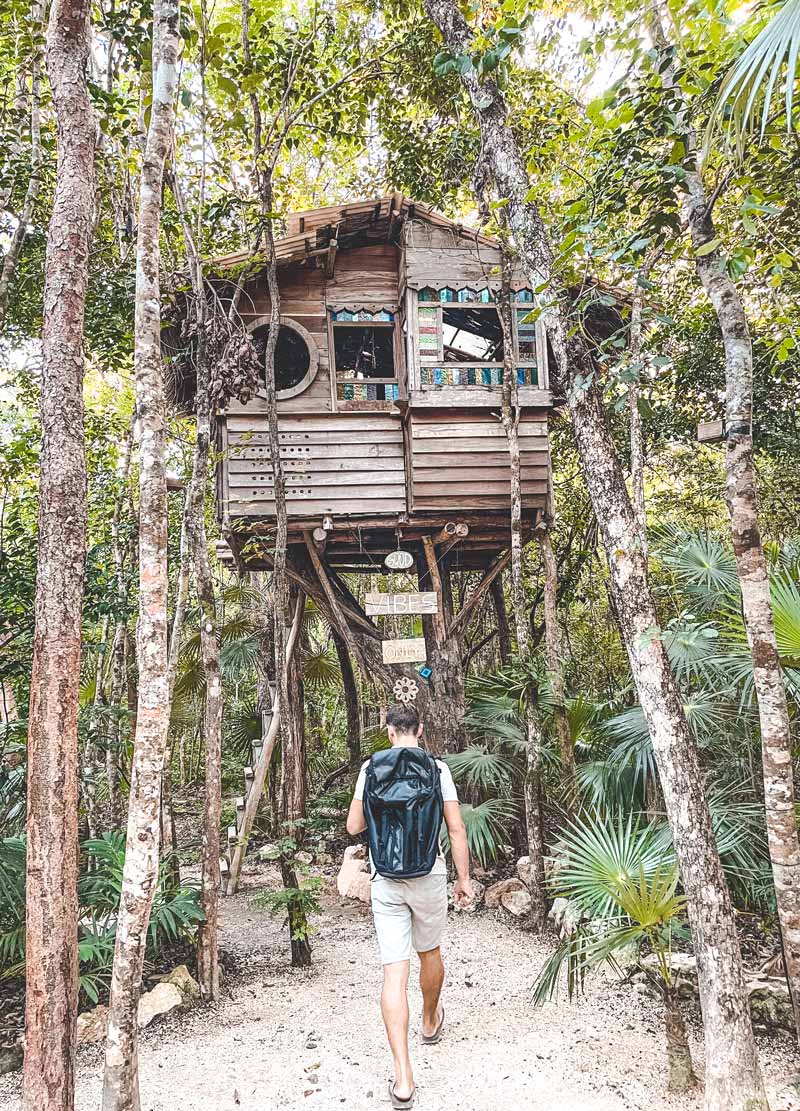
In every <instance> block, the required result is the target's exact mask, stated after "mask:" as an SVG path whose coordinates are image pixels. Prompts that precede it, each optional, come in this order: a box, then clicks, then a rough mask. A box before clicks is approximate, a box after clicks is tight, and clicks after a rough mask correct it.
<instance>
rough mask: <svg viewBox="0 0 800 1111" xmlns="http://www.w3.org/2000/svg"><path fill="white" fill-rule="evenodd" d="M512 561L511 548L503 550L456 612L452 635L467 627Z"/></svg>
mask: <svg viewBox="0 0 800 1111" xmlns="http://www.w3.org/2000/svg"><path fill="white" fill-rule="evenodd" d="M510 562H511V549H510V548H509V549H508V550H507V551H505V552H501V553H500V555H499V556H498V557H497V558H496V559H495V561H494V563H492V565H491V566H490V567H489V569H488V570H487V571H486V573H485V574H484V576H483V578H482V579H481V581H480V582H479V583H478V585H477V586H476V587H475V589H474V590H473V592H472V594H471V595H470V596H469V598H468V599H467V600H466V602H465V603H464V605H463V606H462V607H461V609H460V610H459V611H458V613H457V614H456V616H455V618H454V619H453V624H452V625H451V626H450V635H451V636H457V635H458V633H460V632H462V631H463V630H464V629H466V627H467V625H468V624H469V622H470V620H471V619H472V617H473V616H474V614H475V612H476V611H477V609H478V606H479V605H480V603H481V602H482V601H483V599H484V597H485V596H486V594H487V592H488V590H489V587H490V586H491V585H492V583H493V582H494V580H495V579H496V578H497V576H498V575H499V574H500V572H501V571H502V570H503V569H504V568H505V567H507V566H508V564H509V563H510Z"/></svg>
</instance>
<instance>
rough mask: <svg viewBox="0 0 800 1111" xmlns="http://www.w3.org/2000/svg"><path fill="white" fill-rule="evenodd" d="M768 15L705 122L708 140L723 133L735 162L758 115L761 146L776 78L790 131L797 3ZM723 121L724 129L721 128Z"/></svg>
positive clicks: (792, 0) (798, 41) (791, 0)
mask: <svg viewBox="0 0 800 1111" xmlns="http://www.w3.org/2000/svg"><path fill="white" fill-rule="evenodd" d="M773 13H774V14H773V15H772V16H771V17H770V19H769V22H768V23H767V24H766V26H765V27H764V28H763V29H762V30H761V31H759V33H758V34H757V35H756V37H755V38H754V39H753V41H752V42H751V43H750V44H749V46H747V47H746V49H745V50H744V52H743V53H742V55H741V57H740V58H739V59H738V61H737V62H736V63H735V64H734V66H733V68H732V69H731V71H730V73H729V74H728V76H727V77H726V78H725V81H724V82H723V85H722V88H721V89H720V93H719V98H718V100H717V103H716V105H715V107H714V111H713V113H712V116H711V120H710V122H709V130H708V134H709V137H710V136H711V134H712V133H713V131H714V130H716V129H717V128H720V129H723V128H724V131H725V134H726V136H727V139H728V142H729V144H730V145H731V146H732V147H733V148H734V150H735V151H736V152H737V153H738V154H739V156H741V155H742V153H743V150H744V146H745V143H746V141H747V139H748V138H749V137H750V136H752V135H753V133H754V132H755V129H756V126H757V123H758V116H759V114H760V127H759V140H760V141H761V140H763V138H764V135H765V133H766V130H767V125H768V123H769V120H770V112H771V109H772V98H773V94H774V92H775V86H776V84H777V83H778V81H779V79H780V77H781V75H783V81H784V105H783V110H784V112H785V114H786V128H787V130H790V129H791V127H792V109H793V105H794V86H795V82H796V80H797V75H798V70H797V60H798V53H800V0H786V2H785V3H784V4H782V5H781V6H778V5H773ZM759 108H760V113H759ZM726 115H727V123H724V122H723V121H724V120H725V117H726Z"/></svg>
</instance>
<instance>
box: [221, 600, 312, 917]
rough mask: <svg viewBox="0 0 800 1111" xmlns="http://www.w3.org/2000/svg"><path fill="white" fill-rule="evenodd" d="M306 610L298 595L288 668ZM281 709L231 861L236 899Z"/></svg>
mask: <svg viewBox="0 0 800 1111" xmlns="http://www.w3.org/2000/svg"><path fill="white" fill-rule="evenodd" d="M304 609H305V595H304V593H303V592H302V591H300V592H299V593H298V596H297V603H296V605H295V611H294V618H293V620H292V627H291V631H290V632H289V637H288V639H287V641H286V653H285V656H286V665H287V666H288V664H289V661H290V660H291V658H292V653H293V652H294V650H295V645H296V644H297V640H298V637H299V635H300V626H301V625H302V623H303V612H304ZM280 721H281V715H280V709H279V706H277V705H273V712H272V718H271V720H270V723H269V730H268V731H267V735H266V737H265V738H264V743H263V747H262V749H261V756H260V757H259V759H258V763H257V764H256V766H255V768H253V786H252V788H251V789H250V794H249V795H248V796H247V801H246V803H245V808H244V816H243V818H242V828H241V829H240V830H239V835H238V838H237V841H236V848H235V850H234V853H233V860H232V861H231V867H230V872H229V873H228V883H227V887H226V889H225V893H226V895H235V894H236V892H237V890H238V889H239V877H240V875H241V871H242V864H243V863H244V858H245V854H246V853H247V842H248V841H249V839H250V834H251V833H252V830H253V823H254V822H255V818H256V813H257V812H258V805H259V803H260V802H261V796H262V795H263V793H264V784H265V782H266V779H267V772H268V770H269V764H270V760H271V759H272V753H273V751H274V749H275V742H276V741H277V739H278V730H279V728H280Z"/></svg>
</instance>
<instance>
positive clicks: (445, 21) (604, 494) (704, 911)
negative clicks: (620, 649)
mask: <svg viewBox="0 0 800 1111" xmlns="http://www.w3.org/2000/svg"><path fill="white" fill-rule="evenodd" d="M426 8H427V10H428V12H429V13H430V15H431V18H432V19H433V20H434V21H435V22H436V23H437V25H438V27H439V29H440V31H441V32H442V35H443V37H444V41H445V45H446V47H447V48H448V50H449V51H450V53H451V54H452V55H454V56H462V55H468V54H469V51H470V48H471V44H472V34H471V32H470V29H469V27H468V25H467V23H466V20H465V19H464V17H463V16H462V15H461V12H460V11H459V9H458V7H457V6H456V4H455V2H454V0H426ZM460 79H461V81H462V83H463V85H464V88H465V89H466V92H467V94H468V96H469V98H470V101H471V103H472V105H473V109H474V111H475V113H476V116H477V118H478V121H479V123H480V128H481V140H482V146H481V159H482V163H483V166H484V167H485V168H486V169H487V170H488V171H490V173H491V175H492V177H493V178H494V182H495V185H496V187H497V192H498V193H499V196H500V198H501V199H502V200H503V201H506V202H507V203H506V205H505V208H504V209H503V212H504V215H505V216H506V218H507V220H508V223H509V226H510V228H511V231H512V233H513V235H514V240H515V245H516V248H517V251H518V252H519V255H520V258H521V260H522V263H523V266H524V268H525V270H526V271H527V275H528V280H529V281H530V283H531V285H532V286H533V287H534V288H542V289H544V288H545V287H549V292H548V301H549V304H548V306H547V308H546V309H545V322H546V324H547V329H548V335H549V338H550V342H551V346H552V349H553V352H554V354H555V360H556V368H557V371H558V376H559V379H560V384H561V387H562V389H563V390H564V392H565V394H566V396H567V400H568V406H569V411H570V417H571V419H572V425H573V429H574V433H575V437H576V441H577V445H578V450H579V452H580V457H581V462H582V466H583V470H584V475H585V478H586V483H587V487H588V490H589V494H590V497H591V499H592V504H593V507H594V512H595V516H596V518H597V521H598V523H599V527H600V531H601V535H602V539H603V545H604V547H605V550H606V556H607V559H608V562H609V570H610V575H611V588H612V594H613V598H614V602H615V605H616V608H617V611H618V615H619V623H620V629H621V632H622V636H623V639H624V642H625V647H626V649H627V652H628V657H629V660H630V664H631V670H632V673H633V678H634V682H635V684H636V689H637V692H638V695H639V701H640V704H641V706H642V710H643V712H644V715H645V720H646V721H647V724H648V729H649V731H650V736H651V738H652V743H653V749H654V752H655V756H656V760H657V763H658V767H659V772H660V776H661V783H662V787H663V791H664V798H665V804H666V810H667V816H668V818H669V821H670V825H671V827H672V834H673V840H674V844H675V851H676V854H677V857H678V862H679V865H680V870H681V876H682V879H683V884H684V887H685V889H686V894H687V898H688V911H689V918H690V922H691V926H692V933H693V938H694V945H695V952H696V955H697V962H698V979H699V987H700V999H701V1005H702V1010H703V1020H704V1025H705V1035H706V1062H707V1065H706V1087H705V1108H706V1111H766V1109H767V1102H766V1095H765V1092H764V1084H763V1079H762V1075H761V1069H760V1066H759V1062H758V1055H757V1052H756V1047H755V1041H754V1038H753V1030H752V1026H751V1023H750V1014H749V1009H748V1000H747V992H746V990H745V984H744V974H743V969H742V959H741V953H740V950H739V940H738V936H737V932H736V923H735V919H734V915H733V908H732V906H731V902H730V894H729V892H728V888H727V885H726V883H725V877H724V875H723V872H722V866H721V864H720V860H719V854H718V852H717V849H716V844H715V841H714V835H713V830H712V827H711V818H710V814H709V811H708V803H707V800H706V798H705V794H704V791H703V784H702V771H701V767H700V760H699V754H698V751H697V746H696V744H695V741H694V738H693V737H692V734H691V732H690V730H689V728H688V725H687V723H686V719H685V716H684V713H683V707H682V705H681V699H680V693H679V690H678V687H677V684H676V682H675V678H674V676H673V674H672V671H671V669H670V666H669V661H668V658H667V654H666V650H665V648H664V645H663V642H662V639H661V636H660V630H659V628H658V619H657V614H656V609H655V606H654V603H653V599H652V595H651V594H650V590H649V587H648V583H647V574H646V567H645V562H644V558H643V554H642V551H641V544H640V539H639V528H638V525H637V522H636V517H635V514H634V511H633V507H632V505H631V501H630V497H629V495H628V491H627V488H626V486H625V480H624V476H623V473H622V468H621V467H620V464H619V460H618V458H617V456H616V452H615V448H614V443H613V440H612V438H611V434H610V431H609V428H608V423H607V421H606V415H605V411H604V409H603V403H602V397H601V394H600V391H599V389H598V386H597V384H596V383H595V382H594V380H593V379H594V366H593V364H592V361H591V357H590V354H589V351H588V349H587V347H586V344H585V342H584V340H583V337H582V335H581V334H580V332H579V330H578V329H572V328H571V326H570V323H571V322H570V319H569V316H570V298H569V292H568V290H566V289H565V288H564V287H563V286H562V285H561V284H560V282H559V280H558V278H557V277H556V276H555V274H554V265H553V254H552V250H551V247H550V243H549V241H548V237H547V232H546V230H545V227H544V223H543V221H542V217H541V214H540V212H539V210H538V209H537V208H536V207H535V205H534V203H533V202H532V201H530V200H528V197H529V195H530V190H531V183H530V179H529V177H528V173H527V169H526V166H525V162H524V160H523V158H522V156H521V154H520V151H519V148H518V147H517V143H516V139H515V137H514V135H513V133H512V131H511V129H510V127H509V125H508V122H507V109H506V105H505V101H504V100H503V97H502V94H501V93H500V90H499V88H498V86H497V84H496V82H495V81H494V80H492V79H487V80H484V81H483V82H480V81H479V80H478V77H477V73H476V71H475V70H474V69H472V68H471V67H470V68H467V67H464V72H462V73H461V78H460Z"/></svg>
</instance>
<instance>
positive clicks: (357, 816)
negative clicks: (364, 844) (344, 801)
mask: <svg viewBox="0 0 800 1111" xmlns="http://www.w3.org/2000/svg"><path fill="white" fill-rule="evenodd" d="M366 828H367V820H366V818H365V817H364V804H363V802H362V801H361V799H355V798H354V799H353V801H352V802H351V803H350V809H349V810H348V811H347V832H348V833H349V834H350V836H351V837H357V836H358V834H359V833H363V832H364V830H365V829H366Z"/></svg>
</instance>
